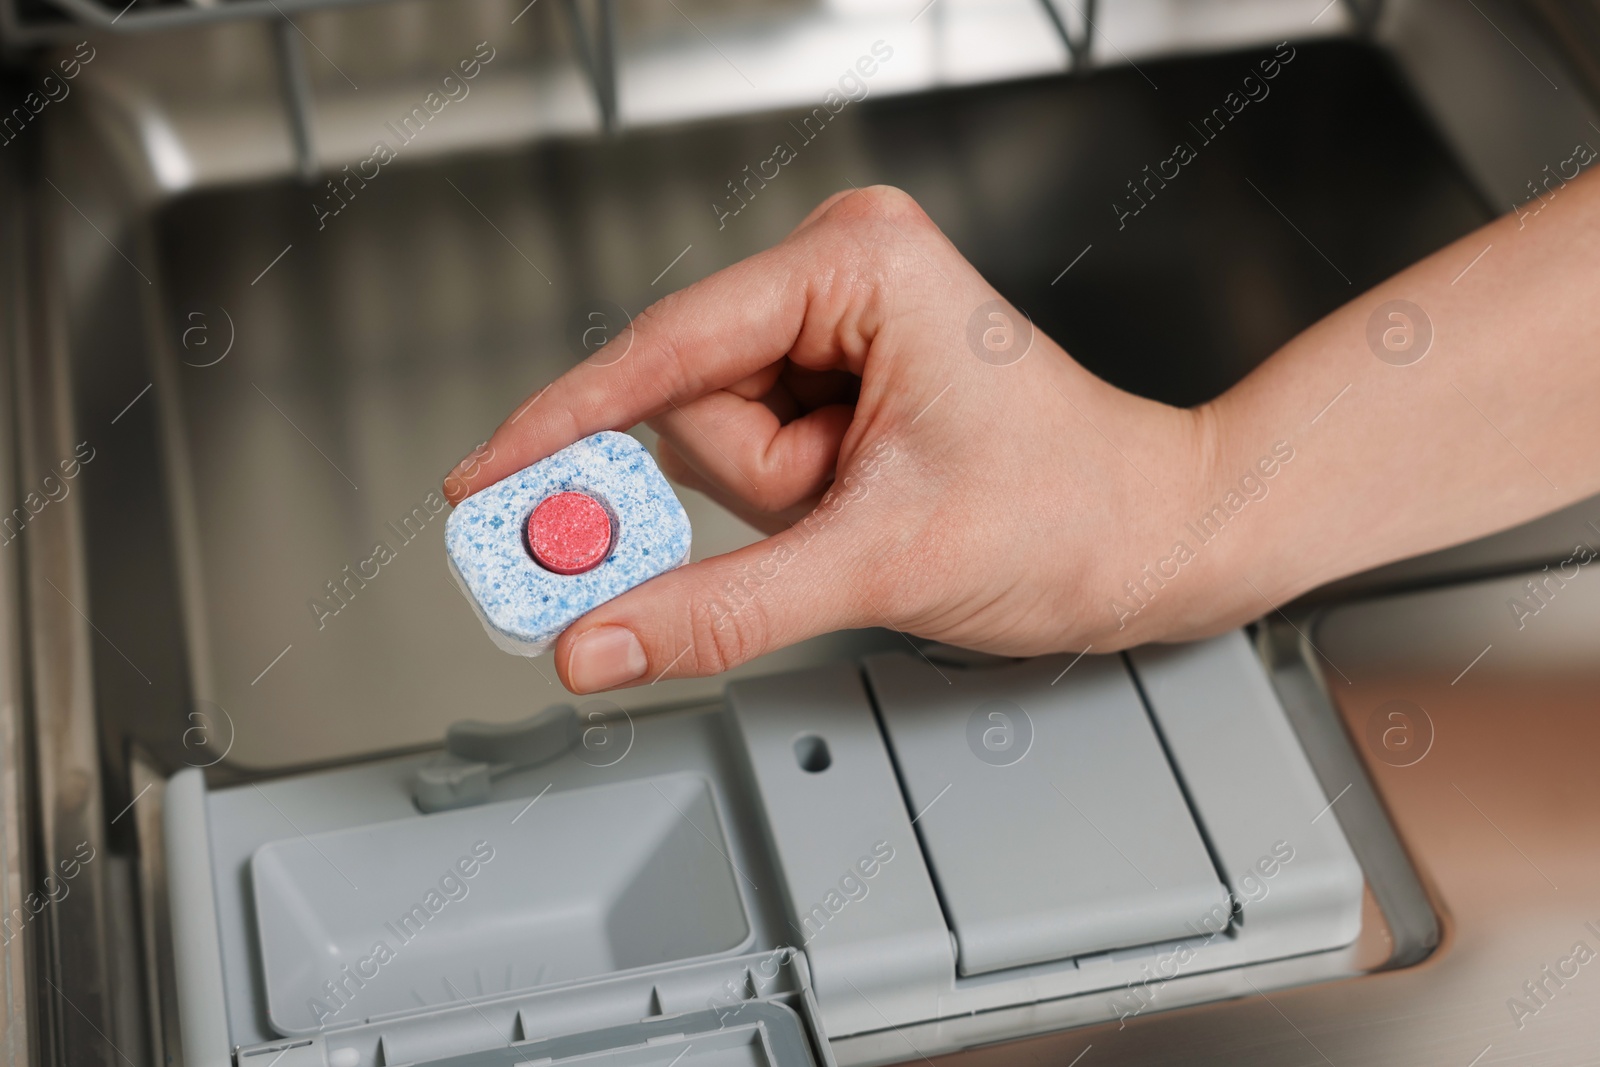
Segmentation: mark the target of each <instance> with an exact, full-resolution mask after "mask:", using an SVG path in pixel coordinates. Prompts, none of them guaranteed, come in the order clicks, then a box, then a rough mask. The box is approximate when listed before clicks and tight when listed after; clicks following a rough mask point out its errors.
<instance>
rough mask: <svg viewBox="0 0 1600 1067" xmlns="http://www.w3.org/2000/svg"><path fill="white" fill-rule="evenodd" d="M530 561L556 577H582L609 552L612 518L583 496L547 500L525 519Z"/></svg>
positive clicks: (594, 501)
mask: <svg viewBox="0 0 1600 1067" xmlns="http://www.w3.org/2000/svg"><path fill="white" fill-rule="evenodd" d="M528 548H529V550H530V551H532V552H533V558H534V559H535V560H537V561H538V563H539V565H540V566H541V567H543V568H544V569H545V570H548V571H555V572H556V573H557V574H582V573H583V572H584V571H586V570H590V569H592V568H594V567H595V566H597V565H598V564H599V563H600V561H601V560H603V559H605V558H606V553H607V552H610V551H611V516H610V515H607V514H606V509H605V508H603V507H601V506H600V502H599V501H598V500H596V499H595V498H594V497H592V496H589V495H588V494H586V493H557V494H556V495H555V496H551V497H546V498H545V499H544V500H543V501H541V502H540V504H539V506H538V507H536V508H534V509H533V514H532V515H529V516H528Z"/></svg>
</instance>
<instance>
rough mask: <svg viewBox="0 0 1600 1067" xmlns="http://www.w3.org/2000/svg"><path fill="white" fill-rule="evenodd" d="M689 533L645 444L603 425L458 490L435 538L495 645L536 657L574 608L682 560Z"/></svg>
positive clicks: (583, 608) (585, 607) (580, 610)
mask: <svg viewBox="0 0 1600 1067" xmlns="http://www.w3.org/2000/svg"><path fill="white" fill-rule="evenodd" d="M689 535H690V530H689V516H688V515H687V514H686V513H685V512H684V510H683V505H682V504H681V503H679V502H678V498H677V496H676V495H674V493H673V492H672V487H671V486H670V485H668V484H667V480H666V478H664V477H663V476H662V474H661V471H660V470H659V469H657V467H656V464H655V461H654V460H653V459H651V458H650V453H649V452H648V451H646V450H645V447H644V446H643V445H641V444H640V443H639V442H638V441H635V440H634V439H633V438H632V437H629V436H628V435H627V434H622V433H615V432H612V431H610V430H607V431H605V432H604V433H597V434H595V435H594V436H593V437H585V438H584V439H583V440H581V441H579V442H577V443H576V444H573V445H570V446H568V447H566V448H563V449H562V450H561V451H560V452H557V453H556V454H555V455H553V456H550V457H548V458H547V459H541V460H540V461H539V462H537V463H535V464H533V465H532V466H530V467H525V468H523V469H522V470H520V471H518V472H517V473H516V474H513V475H512V476H511V477H509V478H507V479H505V480H504V481H501V482H497V483H495V484H494V485H491V486H489V487H488V488H487V489H484V490H483V491H481V492H478V493H474V494H473V495H472V496H469V497H468V498H467V499H465V500H463V501H462V502H461V503H460V504H459V505H457V506H456V509H455V511H454V512H452V513H451V515H450V518H449V520H448V521H447V522H446V524H445V533H444V546H445V553H446V555H447V556H448V558H449V560H450V573H451V574H452V575H453V576H454V577H455V580H456V583H457V584H458V585H460V586H461V591H462V592H463V593H465V594H466V596H467V599H468V600H469V601H471V603H472V606H473V609H474V610H475V611H476V612H477V613H478V618H479V619H481V620H482V621H483V626H484V629H486V630H488V631H489V636H490V637H491V638H493V639H494V643H495V644H497V645H499V646H500V647H501V648H503V649H505V650H506V651H507V652H511V653H515V654H516V655H520V656H537V655H539V654H540V653H542V652H544V651H545V650H546V649H548V648H549V647H550V645H551V644H552V643H553V642H554V641H555V639H556V637H557V636H559V635H560V633H561V631H562V630H565V629H566V628H567V627H568V626H570V625H571V624H572V623H573V622H575V621H576V620H577V619H578V618H579V617H580V616H582V615H583V614H584V613H586V612H588V611H590V610H592V609H594V608H596V607H599V606H600V605H601V604H604V603H605V602H606V601H608V600H610V599H612V598H613V597H617V596H620V595H621V594H623V593H625V592H627V591H628V590H629V589H632V588H633V587H634V586H636V585H638V584H639V583H641V582H644V581H647V580H649V579H651V578H654V577H655V576H656V575H658V574H661V573H663V572H665V571H669V570H671V569H672V568H674V567H677V566H680V565H682V564H683V563H685V562H687V561H688V559H689Z"/></svg>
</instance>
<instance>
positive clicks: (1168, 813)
mask: <svg viewBox="0 0 1600 1067" xmlns="http://www.w3.org/2000/svg"><path fill="white" fill-rule="evenodd" d="M579 721H580V722H581V723H583V724H584V725H583V727H582V731H581V733H580V734H579V735H578V736H577V737H575V741H576V743H575V744H573V745H572V746H571V748H570V749H569V750H568V751H566V752H565V753H564V754H562V755H560V756H558V757H556V758H555V759H553V760H548V761H544V762H540V763H539V764H537V765H535V766H530V767H525V768H520V769H513V770H511V771H508V772H507V773H504V774H501V775H499V776H498V777H497V778H496V779H495V780H494V782H493V783H492V784H491V786H490V790H489V794H488V795H487V796H483V797H478V798H475V799H474V801H473V802H471V803H468V804H465V805H463V806H459V807H456V808H453V809H450V810H444V811H434V812H432V813H425V812H423V811H422V810H419V808H418V805H417V793H418V782H419V780H420V779H421V778H423V777H426V771H427V770H428V769H429V768H430V767H431V766H434V765H436V763H437V760H438V759H440V757H437V756H433V755H422V756H414V757H405V758H401V759H394V760H386V761H379V762H375V763H367V764H362V765H360V766H357V767H352V768H348V769H340V770H331V771H326V772H321V773H317V774H310V775H298V776H290V777H284V778H279V779H275V780H273V781H270V782H263V783H252V784H249V785H243V786H235V787H232V788H224V789H214V790H213V789H208V788H207V787H206V785H205V783H204V779H203V776H202V775H201V774H200V773H199V772H198V771H196V770H190V771H186V772H184V773H183V774H181V775H179V776H178V777H176V778H175V779H174V780H173V781H172V783H171V785H170V786H169V788H168V790H167V793H166V839H167V841H168V855H167V864H166V869H167V872H168V877H169V892H170V894H171V900H172V908H173V916H172V919H173V924H174V929H175V930H177V931H178V938H177V945H178V953H177V957H176V964H177V966H176V973H177V985H178V990H179V993H180V1003H179V1014H180V1016H181V1018H182V1019H183V1021H184V1026H183V1037H184V1057H185V1061H186V1062H188V1063H193V1064H208V1065H214V1067H224V1065H226V1064H227V1063H228V1062H229V1058H230V1055H232V1056H234V1057H236V1063H237V1064H238V1065H241V1067H242V1065H246V1064H249V1065H252V1067H254V1065H259V1064H264V1063H266V1062H268V1061H269V1060H271V1059H273V1058H282V1059H283V1060H284V1061H285V1062H287V1063H289V1064H291V1065H306V1067H385V1065H389V1064H396V1063H418V1064H421V1063H446V1062H448V1063H452V1064H453V1063H457V1062H459V1063H461V1064H463V1065H465V1064H468V1063H472V1064H484V1065H487V1064H490V1063H491V1062H492V1063H501V1062H502V1061H503V1062H505V1063H508V1064H509V1063H521V1062H537V1061H540V1060H543V1059H546V1058H548V1059H550V1060H551V1061H556V1062H559V1061H564V1060H566V1059H569V1058H573V1057H579V1056H581V1057H584V1058H586V1059H590V1058H596V1057H598V1058H601V1059H605V1060H609V1061H615V1062H618V1063H622V1062H627V1063H634V1062H643V1063H655V1062H657V1061H660V1062H662V1063H667V1062H675V1061H676V1059H678V1058H682V1059H685V1060H686V1061H690V1062H692V1061H694V1060H695V1059H696V1058H698V1059H700V1060H702V1061H708V1060H713V1059H714V1060H716V1061H717V1062H723V1061H724V1060H725V1059H726V1058H727V1057H730V1056H736V1057H738V1058H739V1060H740V1061H741V1062H744V1061H746V1060H748V1061H749V1062H752V1063H769V1062H770V1063H774V1064H786V1065H793V1067H803V1065H804V1064H809V1063H831V1062H837V1063H841V1064H866V1063H883V1062H893V1061H897V1060H901V1059H905V1058H906V1057H907V1056H928V1055H934V1054H937V1053H942V1052H948V1051H952V1050H955V1049H959V1048H963V1047H967V1046H970V1045H973V1044H985V1043H991V1042H995V1041H1001V1040H1006V1039H1009V1038H1016V1037H1021V1036H1024V1035H1028V1034H1032V1033H1037V1032H1040V1031H1043V1030H1048V1029H1056V1028H1060V1027H1063V1026H1070V1025H1081V1024H1084V1023H1090V1022H1097V1021H1104V1020H1115V1021H1116V1022H1118V1023H1119V1025H1120V1024H1125V1023H1126V1021H1127V1020H1128V1019H1130V1018H1133V1017H1137V1016H1139V1015H1142V1014H1144V1013H1145V1012H1147V1011H1159V1010H1163V1009H1167V1008H1171V1007H1176V1006H1181V1005H1186V1004H1194V1003H1200V1002H1205V1001H1208V1000H1214V999H1218V998H1225V997H1231V996H1237V995H1239V994H1240V993H1241V992H1242V991H1244V990H1249V989H1252V988H1254V989H1256V990H1263V989H1273V988H1279V987H1282V986H1285V985H1295V984H1303V983H1306V982H1314V981H1319V980H1331V979H1336V978H1341V977H1349V976H1352V975H1355V974H1359V973H1361V972H1362V971H1363V970H1364V969H1368V968H1370V967H1371V966H1372V963H1373V959H1372V954H1373V952H1374V947H1373V946H1375V945H1378V944H1379V943H1380V942H1389V943H1392V940H1393V936H1392V934H1391V933H1390V927H1389V925H1388V924H1387V922H1386V920H1385V919H1384V917H1383V913H1382V912H1381V910H1379V909H1378V908H1376V907H1375V906H1374V905H1373V904H1372V902H1371V901H1370V899H1369V896H1368V893H1367V888H1366V879H1365V878H1364V877H1363V873H1362V867H1361V864H1360V862H1358V860H1357V855H1356V852H1355V850H1354V849H1353V848H1352V845H1351V842H1350V841H1349V840H1348V839H1347V837H1346V835H1345V833H1344V832H1343V830H1342V829H1341V827H1340V823H1339V820H1338V818H1337V815H1336V813H1335V812H1334V805H1333V803H1332V802H1331V801H1330V800H1329V799H1328V797H1327V796H1326V795H1325V793H1324V790H1323V789H1322V787H1321V785H1320V784H1319V782H1318V779H1317V775H1316V771H1315V769H1314V768H1313V766H1312V763H1311V761H1310V759H1309V758H1308V756H1307V754H1306V752H1305V750H1304V748H1303V747H1302V744H1301V742H1300V739H1299V737H1298V735H1297V733H1296V731H1295V729H1294V727H1293V726H1292V725H1291V722H1290V719H1289V717H1288V715H1287V714H1286V712H1285V710H1284V708H1283V706H1282V705H1281V704H1280V703H1279V700H1278V697H1277V696H1276V694H1275V692H1274V690H1273V687H1272V685H1271V682H1270V680H1269V678H1268V675H1267V672H1266V669H1265V668H1264V667H1263V665H1262V663H1261V661H1260V660H1259V659H1258V658H1257V655H1256V653H1255V651H1254V649H1253V648H1252V647H1251V645H1250V643H1249V641H1248V640H1247V638H1246V636H1245V635H1244V634H1243V633H1233V634H1229V635H1227V636H1225V637H1221V638H1217V639H1215V640H1212V641H1209V642H1204V643H1201V644H1198V645H1192V646H1184V647H1175V648H1170V649H1164V650H1145V651H1141V652H1139V653H1137V654H1135V655H1134V656H1132V657H1123V656H1107V657H1093V656H1091V657H1083V658H1082V659H1081V661H1074V660H1073V658H1072V657H1045V658H1042V659H1035V660H1025V661H1017V662H1012V663H1003V664H998V665H989V666H958V665H956V664H954V663H948V662H947V663H943V664H940V663H938V662H936V661H935V660H933V659H930V658H928V657H927V656H925V655H923V654H921V653H912V652H905V653H888V654H884V655H880V656H876V657H873V658H871V659H869V660H867V661H866V662H865V664H855V663H848V662H846V663H837V664H831V665H826V666H820V667H815V668H808V669H805V670H802V671H799V672H793V673H788V674H776V675H771V676H767V677H762V678H756V679H751V680H749V681H744V682H739V683H735V684H734V685H732V686H731V687H730V689H729V692H728V695H727V698H726V699H725V700H724V701H719V702H713V703H709V704H701V705H696V706H691V707H686V708H682V709H679V710H676V711H669V712H662V713H658V714H652V715H649V716H637V717H630V716H628V715H627V714H626V713H623V712H621V711H620V709H612V711H611V712H610V714H606V713H604V711H603V710H602V709H600V708H590V709H589V710H587V711H585V712H584V713H583V715H582V717H581V718H580V719H579ZM1338 755H1339V754H1338V753H1330V754H1329V758H1337V756H1338ZM1345 755H1348V753H1345ZM941 782H942V783H944V784H943V785H942V786H941V785H940V784H939V783H941ZM1363 788H1365V787H1364V785H1363ZM1336 799H1343V798H1342V797H1340V798H1336ZM1388 873H1390V874H1392V873H1393V872H1388ZM1364 929H1365V931H1366V934H1367V941H1366V944H1365V945H1362V944H1361V939H1362V934H1363V931H1364Z"/></svg>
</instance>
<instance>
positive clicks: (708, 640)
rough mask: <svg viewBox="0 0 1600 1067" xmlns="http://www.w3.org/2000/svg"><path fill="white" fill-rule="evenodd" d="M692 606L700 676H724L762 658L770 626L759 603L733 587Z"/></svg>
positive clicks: (692, 635) (691, 629)
mask: <svg viewBox="0 0 1600 1067" xmlns="http://www.w3.org/2000/svg"><path fill="white" fill-rule="evenodd" d="M728 588H729V595H727V596H724V595H722V594H720V593H717V592H712V593H711V594H710V595H709V596H707V597H703V598H695V599H694V600H693V601H691V603H690V605H689V640H690V642H691V645H692V647H693V649H694V652H693V653H692V655H693V656H694V659H695V664H696V668H697V671H698V673H700V674H720V673H722V672H723V671H725V670H728V669H730V668H732V667H737V666H738V665H739V664H741V663H744V662H745V661H747V660H750V659H753V658H754V657H755V656H757V655H759V654H760V651H761V648H762V641H761V634H762V633H763V632H764V631H765V626H766V622H765V619H764V617H763V616H762V611H761V605H760V603H759V601H758V599H757V598H756V597H755V596H754V595H752V594H750V593H749V591H748V590H744V589H742V588H740V587H738V586H737V585H736V584H735V583H733V582H730V583H729V586H728Z"/></svg>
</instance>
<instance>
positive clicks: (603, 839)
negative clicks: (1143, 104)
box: [251, 774, 751, 1036]
mask: <svg viewBox="0 0 1600 1067" xmlns="http://www.w3.org/2000/svg"><path fill="white" fill-rule="evenodd" d="M727 853H728V845H727V839H726V834H725V833H724V831H723V829H722V819H721V816H720V814H719V813H718V810H717V804H716V800H715V798H714V796H713V794H712V792H711V790H710V788H709V786H708V785H707V783H706V780H705V779H704V778H702V777H699V776H697V775H693V774H678V775H669V776H665V777H659V778H650V779H647V780H643V781H632V782H618V783H613V784H609V785H602V786H594V787H590V788H586V789H577V790H572V791H569V792H562V793H554V794H551V795H549V796H543V797H539V798H537V799H536V800H535V801H534V802H532V803H530V802H527V801H522V800H508V801H502V802H499V803H494V804H487V805H483V806H480V807H474V808H464V809H461V810H457V811H451V812H445V813H441V814H436V815H429V816H423V815H417V816H414V817H411V818H406V819H398V820H394V821H391V822H385V823H379V824H377V825H366V826H353V827H348V828H345V829H340V830H333V831H329V832H326V833H321V834H315V835H310V836H299V837H290V838H285V839H283V840H279V841H274V842H271V843H269V844H266V845H263V846H262V847H261V848H260V849H258V850H257V851H256V853H255V856H254V857H253V858H252V860H251V877H252V885H253V889H254V896H255V903H256V928H257V934H258V938H259V944H260V946H261V956H262V963H263V968H264V972H265V979H266V993H267V1002H268V1012H269V1015H270V1017H271V1020H272V1024H273V1027H274V1028H275V1029H276V1030H278V1031H279V1032H280V1033H282V1034H284V1035H286V1036H292V1035H302V1034H311V1033H316V1032H317V1031H318V1030H320V1029H322V1028H325V1027H326V1026H328V1025H330V1024H336V1023H340V1022H345V1021H347V1020H349V1019H351V1018H352V1017H357V1016H360V1017H366V1016H374V1015H376V1016H383V1015H390V1014H393V1013H396V1012H401V1011H405V1010H408V1009H413V1008H415V1007H417V1006H418V1005H419V1004H429V1003H435V1002H439V1001H449V1000H456V999H464V998H466V997H467V996H470V995H476V994H479V993H481V992H482V991H483V989H484V987H485V975H489V976H491V979H490V981H491V985H490V988H494V989H497V990H516V989H527V988H533V987H536V986H540V985H547V984H552V983H559V982H567V981H571V980H574V979H580V978H587V977H591V976H594V975H599V974H607V973H612V972H618V971H631V970H635V969H638V968H640V967H647V966H654V965H659V964H663V963H668V962H675V961H681V960H686V959H692V958H696V957H701V956H708V955H714V954H719V953H726V952H735V951H738V950H740V949H742V948H744V947H745V946H746V945H747V944H748V942H749V940H750V936H751V927H750V921H749V917H748V915H747V913H746V909H745V906H744V902H743V900H742V897H741V893H740V889H739V885H738V876H737V875H736V873H735V872H734V869H733V867H732V866H731V864H730V861H729V859H728V854H727Z"/></svg>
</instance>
